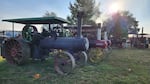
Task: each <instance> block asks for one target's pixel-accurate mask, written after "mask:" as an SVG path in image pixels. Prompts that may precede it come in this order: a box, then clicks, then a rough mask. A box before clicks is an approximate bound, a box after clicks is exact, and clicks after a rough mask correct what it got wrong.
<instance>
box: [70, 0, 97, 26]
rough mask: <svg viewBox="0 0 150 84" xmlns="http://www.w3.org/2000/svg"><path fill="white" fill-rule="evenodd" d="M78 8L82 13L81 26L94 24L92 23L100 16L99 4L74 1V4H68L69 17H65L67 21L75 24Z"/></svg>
mask: <svg viewBox="0 0 150 84" xmlns="http://www.w3.org/2000/svg"><path fill="white" fill-rule="evenodd" d="M80 8H81V9H82V10H83V12H84V17H83V24H95V22H94V21H95V20H96V18H98V17H99V15H100V11H99V4H98V5H96V4H95V0H76V1H75V3H74V4H72V3H70V7H69V9H70V12H71V16H68V17H67V19H68V21H70V23H71V24H77V12H78V10H79V9H80ZM92 19H93V20H92Z"/></svg>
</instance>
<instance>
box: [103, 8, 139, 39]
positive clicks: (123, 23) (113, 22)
mask: <svg viewBox="0 0 150 84" xmlns="http://www.w3.org/2000/svg"><path fill="white" fill-rule="evenodd" d="M104 23H105V26H106V27H105V28H106V30H107V31H108V32H109V34H110V35H112V36H114V37H115V38H122V37H127V36H128V30H130V29H134V31H135V32H137V27H138V21H137V20H136V19H135V18H134V17H133V14H132V13H130V12H129V11H120V12H118V13H116V14H114V15H112V17H110V18H109V19H108V20H107V21H105V22H104Z"/></svg>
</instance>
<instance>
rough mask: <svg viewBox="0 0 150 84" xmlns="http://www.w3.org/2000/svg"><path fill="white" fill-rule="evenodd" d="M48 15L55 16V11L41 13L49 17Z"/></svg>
mask: <svg viewBox="0 0 150 84" xmlns="http://www.w3.org/2000/svg"><path fill="white" fill-rule="evenodd" d="M49 16H54V17H55V16H57V15H56V13H55V12H48V11H46V12H45V14H44V15H43V17H49Z"/></svg>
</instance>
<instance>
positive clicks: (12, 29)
mask: <svg viewBox="0 0 150 84" xmlns="http://www.w3.org/2000/svg"><path fill="white" fill-rule="evenodd" d="M12 31H13V32H12V33H13V37H15V33H14V22H13V23H12Z"/></svg>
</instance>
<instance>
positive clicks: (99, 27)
mask: <svg viewBox="0 0 150 84" xmlns="http://www.w3.org/2000/svg"><path fill="white" fill-rule="evenodd" d="M97 40H101V23H98V28H97Z"/></svg>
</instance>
